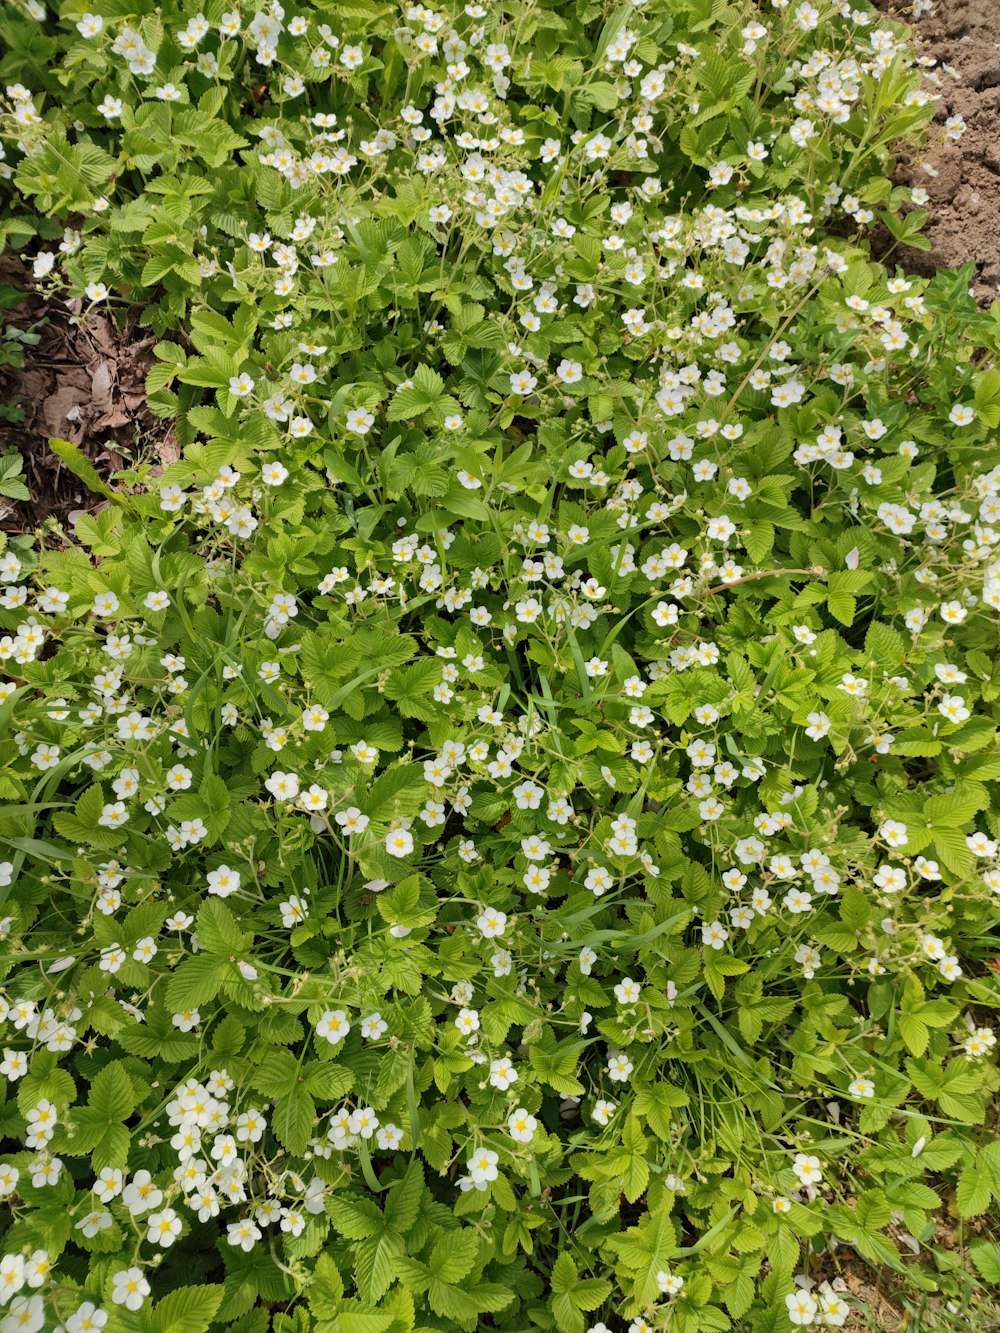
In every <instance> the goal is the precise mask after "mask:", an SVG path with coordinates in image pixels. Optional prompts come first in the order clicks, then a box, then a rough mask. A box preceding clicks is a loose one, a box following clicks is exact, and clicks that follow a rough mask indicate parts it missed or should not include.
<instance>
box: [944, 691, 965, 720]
mask: <svg viewBox="0 0 1000 1333" xmlns="http://www.w3.org/2000/svg"><path fill="white" fill-rule="evenodd" d="M938 712H939V713H940V714H941V716H942V717H944V718H946V719H947V720H948V721H949V722H965V721H967V720H968V719H969V718H970V717H971V716H972V714H971V712H970V711H969V709H968V708H966V706H965V700H964V699H963V698H962V696H961V695H960V694H946V695H944V697H943V698H942V699H941V702H940V703H939V704H938Z"/></svg>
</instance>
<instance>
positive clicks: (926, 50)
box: [877, 0, 1000, 306]
mask: <svg viewBox="0 0 1000 1333" xmlns="http://www.w3.org/2000/svg"><path fill="white" fill-rule="evenodd" d="M877 3H878V4H879V8H880V9H882V10H883V11H884V12H885V13H887V14H891V15H892V17H894V18H898V19H900V20H902V21H904V22H907V23H909V24H910V25H911V26H912V27H913V29H914V31H915V33H916V37H917V41H918V48H919V51H920V54H922V55H925V56H929V57H932V58H933V59H934V60H935V61H936V64H935V65H934V66H932V67H931V69H930V71H929V73H930V76H931V77H932V78H933V79H935V80H937V81H938V88H937V91H938V93H939V94H940V100H939V102H938V103H937V110H936V114H935V118H934V123H933V124H932V125H931V127H930V130H929V133H930V143H929V145H928V147H927V149H926V150H925V151H924V152H923V153H920V154H917V155H915V156H913V157H911V158H906V159H904V160H902V161H901V162H900V164H899V167H898V168H897V171H896V179H897V181H898V182H899V183H901V184H905V185H915V186H922V187H923V188H924V189H925V190H926V191H927V193H928V195H929V196H930V203H929V205H928V207H929V210H930V220H929V222H928V225H927V228H926V232H925V234H926V235H927V237H928V238H929V239H930V241H931V249H930V250H929V251H920V250H912V249H908V248H900V249H898V250H896V251H894V254H895V256H896V257H897V258H898V260H899V262H900V263H902V264H903V265H904V267H906V268H908V269H909V270H911V271H912V272H914V273H918V274H923V275H925V276H928V277H930V276H932V275H933V274H934V273H936V272H937V271H938V270H939V269H948V268H960V267H961V266H962V265H963V264H967V263H968V262H969V261H970V260H971V261H972V262H973V263H974V264H975V265H976V274H975V278H974V280H973V282H972V292H973V295H974V296H975V297H976V299H977V301H978V302H979V303H980V305H983V306H988V305H990V304H991V302H993V301H995V300H997V298H998V297H1000V0H935V3H934V4H933V6H932V7H931V8H925V7H924V6H923V5H921V4H920V3H919V0H918V3H917V4H916V5H914V4H913V3H912V0H877ZM955 115H961V116H962V117H963V118H964V120H965V123H966V125H967V127H968V128H967V129H966V132H965V133H964V134H963V136H962V137H961V139H960V140H959V141H958V142H957V143H952V142H950V141H947V140H946V139H945V133H944V123H945V121H946V120H947V119H948V117H949V116H955ZM924 163H927V164H928V165H930V166H931V167H933V168H934V170H935V171H936V173H937V174H936V175H935V176H931V175H929V174H928V173H927V172H926V171H924V169H923V164H924Z"/></svg>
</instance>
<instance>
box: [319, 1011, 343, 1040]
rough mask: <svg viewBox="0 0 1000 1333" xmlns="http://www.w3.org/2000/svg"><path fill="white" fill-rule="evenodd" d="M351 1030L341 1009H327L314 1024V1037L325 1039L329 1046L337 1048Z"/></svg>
mask: <svg viewBox="0 0 1000 1333" xmlns="http://www.w3.org/2000/svg"><path fill="white" fill-rule="evenodd" d="M350 1030H351V1024H350V1022H349V1021H348V1018H347V1014H346V1013H345V1012H344V1010H343V1009H327V1010H326V1012H325V1013H324V1014H323V1015H322V1017H321V1018H320V1020H319V1022H318V1023H317V1024H316V1036H317V1037H325V1038H326V1040H327V1041H328V1042H329V1043H330V1045H331V1046H337V1045H339V1043H340V1042H342V1041H343V1040H344V1038H345V1037H346V1036H347V1034H348V1033H349V1032H350Z"/></svg>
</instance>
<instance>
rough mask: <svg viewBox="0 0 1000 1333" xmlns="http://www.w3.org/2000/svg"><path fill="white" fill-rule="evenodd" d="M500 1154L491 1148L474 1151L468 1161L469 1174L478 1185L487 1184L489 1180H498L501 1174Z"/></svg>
mask: <svg viewBox="0 0 1000 1333" xmlns="http://www.w3.org/2000/svg"><path fill="white" fill-rule="evenodd" d="M499 1160H500V1158H499V1155H498V1154H497V1153H495V1152H493V1151H492V1149H490V1148H480V1149H479V1151H478V1152H474V1153H473V1154H472V1156H471V1157H470V1158H469V1160H468V1162H467V1163H466V1166H467V1169H468V1172H469V1175H470V1176H471V1177H472V1180H473V1183H474V1184H476V1185H485V1184H486V1183H487V1182H488V1181H491V1180H496V1178H497V1176H498V1175H499V1171H498V1170H497V1162H499Z"/></svg>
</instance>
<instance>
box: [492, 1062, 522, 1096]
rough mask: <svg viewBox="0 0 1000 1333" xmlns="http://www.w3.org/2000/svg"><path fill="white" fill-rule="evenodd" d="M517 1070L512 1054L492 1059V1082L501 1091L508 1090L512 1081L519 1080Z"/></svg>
mask: <svg viewBox="0 0 1000 1333" xmlns="http://www.w3.org/2000/svg"><path fill="white" fill-rule="evenodd" d="M517 1078H518V1075H517V1070H516V1069H515V1068H514V1066H513V1065H512V1064H511V1061H510V1056H508V1055H505V1056H503V1057H502V1058H501V1059H499V1060H491V1061H490V1083H491V1084H492V1085H493V1087H494V1088H499V1089H500V1091H501V1092H506V1091H507V1089H508V1088H509V1087H510V1085H511V1084H512V1083H516V1082H517Z"/></svg>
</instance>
